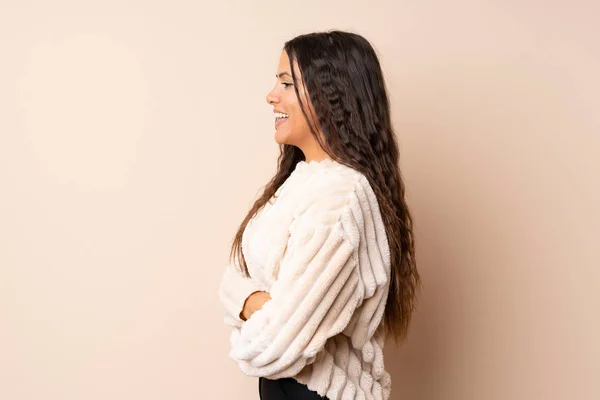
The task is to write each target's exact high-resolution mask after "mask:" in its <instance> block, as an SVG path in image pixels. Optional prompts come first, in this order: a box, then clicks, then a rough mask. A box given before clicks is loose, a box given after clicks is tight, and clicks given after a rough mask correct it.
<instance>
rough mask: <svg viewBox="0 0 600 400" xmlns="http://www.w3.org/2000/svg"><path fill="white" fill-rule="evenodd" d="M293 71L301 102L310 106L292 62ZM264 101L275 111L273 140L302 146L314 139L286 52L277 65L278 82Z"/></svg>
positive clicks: (295, 65)
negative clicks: (301, 103)
mask: <svg viewBox="0 0 600 400" xmlns="http://www.w3.org/2000/svg"><path fill="white" fill-rule="evenodd" d="M294 72H295V73H296V80H297V84H298V92H299V93H300V96H302V102H303V104H306V105H307V107H308V110H307V112H310V111H309V110H311V109H312V107H311V106H310V100H309V99H308V93H306V92H305V90H304V87H303V86H302V76H301V75H300V72H299V70H298V67H297V63H296V62H294ZM267 103H269V104H271V105H272V106H273V112H274V113H275V130H276V132H275V141H276V142H277V143H279V144H289V145H294V146H297V147H300V148H302V147H303V146H306V145H307V144H308V143H311V142H312V141H313V140H314V137H313V136H312V133H311V131H310V128H309V126H308V123H307V121H306V118H304V114H303V113H302V110H301V109H300V103H299V102H298V97H297V96H296V91H295V90H294V81H293V80H292V70H291V65H290V60H289V58H288V54H287V53H286V52H285V51H283V52H282V53H281V57H280V58H279V66H278V68H277V82H276V84H275V87H274V88H273V90H271V91H270V92H269V94H267Z"/></svg>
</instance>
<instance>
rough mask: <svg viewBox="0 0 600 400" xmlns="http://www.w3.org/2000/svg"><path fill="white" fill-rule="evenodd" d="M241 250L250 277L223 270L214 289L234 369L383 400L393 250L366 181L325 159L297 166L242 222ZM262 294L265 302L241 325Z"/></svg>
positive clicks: (328, 392)
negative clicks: (251, 301) (248, 305)
mask: <svg viewBox="0 0 600 400" xmlns="http://www.w3.org/2000/svg"><path fill="white" fill-rule="evenodd" d="M242 250H243V253H244V257H245V260H246V264H247V266H248V271H249V273H250V276H251V278H246V277H244V276H242V275H241V272H240V270H239V267H238V266H235V265H228V266H227V267H226V268H225V273H224V276H223V280H222V282H221V285H220V288H219V298H220V300H221V303H222V304H223V306H224V308H225V310H226V316H225V322H226V323H227V324H229V325H231V326H232V328H233V331H232V333H231V338H230V344H231V352H230V354H229V355H230V357H231V358H232V359H233V360H235V361H236V362H237V364H238V365H239V367H240V369H241V370H242V371H243V372H244V373H245V374H246V375H248V376H255V377H260V376H262V377H266V378H269V379H278V378H284V377H293V378H294V379H296V380H297V381H298V382H300V383H303V384H306V385H307V386H308V388H309V389H311V390H314V391H316V392H317V393H319V394H320V395H321V396H327V397H328V398H329V399H330V400H340V399H341V400H350V399H376V400H383V399H388V398H389V396H390V390H391V379H390V375H389V374H388V373H387V371H385V368H384V362H383V346H384V341H385V338H384V335H383V331H382V330H381V327H380V322H381V321H382V317H383V313H384V309H385V303H386V300H387V296H388V289H389V281H390V252H389V246H388V240H387V236H386V233H385V228H384V225H383V221H382V219H381V214H380V210H379V205H378V203H377V199H376V197H375V193H374V192H373V190H372V188H371V186H370V185H369V182H368V180H367V179H366V177H365V176H364V175H362V174H360V173H358V172H357V171H355V170H353V169H351V168H348V167H346V166H344V165H342V164H339V163H337V162H335V161H333V160H330V159H325V160H323V161H320V162H317V161H312V162H310V163H306V162H304V161H301V162H299V163H298V164H297V165H296V168H295V170H294V171H293V172H292V174H291V175H290V177H289V178H288V179H287V180H286V181H285V182H284V183H283V185H281V187H280V188H279V189H278V190H277V193H276V196H275V198H274V199H272V200H271V202H269V203H267V204H266V205H265V207H263V208H262V209H261V211H259V213H258V214H257V215H256V216H255V217H254V218H253V219H252V220H251V221H250V223H249V224H248V226H247V228H246V230H245V231H244V235H243V239H242ZM259 290H262V291H266V292H269V293H270V295H271V300H269V301H268V302H266V303H265V304H264V306H263V307H262V308H261V309H260V310H258V311H256V312H255V313H254V314H253V315H252V316H251V317H250V318H249V319H248V320H247V321H246V322H244V321H242V320H241V319H240V317H239V316H240V312H241V311H242V308H243V305H244V301H245V300H246V298H247V297H248V296H249V295H250V294H252V293H253V292H255V291H259Z"/></svg>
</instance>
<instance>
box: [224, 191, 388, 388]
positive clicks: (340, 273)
mask: <svg viewBox="0 0 600 400" xmlns="http://www.w3.org/2000/svg"><path fill="white" fill-rule="evenodd" d="M367 210H368V211H369V212H370V209H369V208H368V207H367ZM364 211H365V209H364V205H362V206H361V203H360V201H359V196H357V195H356V193H351V194H349V195H344V196H343V197H342V198H339V196H338V198H334V199H332V198H327V199H325V200H323V201H322V202H320V203H317V204H316V205H315V206H313V207H311V208H310V209H308V210H306V211H305V212H303V213H302V214H301V215H300V216H298V217H296V219H295V220H294V222H293V223H292V226H291V227H290V238H289V241H288V248H287V252H286V254H285V255H284V257H283V259H282V260H281V264H280V269H279V276H278V279H277V281H275V283H274V284H273V286H272V287H271V291H270V295H271V300H269V301H268V302H266V303H265V304H264V306H263V307H262V308H261V309H260V310H258V311H257V312H255V313H254V314H253V315H252V316H251V317H250V318H249V319H248V321H246V323H245V324H244V325H243V326H241V328H240V329H234V331H233V333H232V337H231V344H232V349H231V353H230V357H231V358H233V359H234V360H235V361H236V362H237V363H238V365H239V367H240V369H241V370H242V371H243V372H244V373H245V374H246V375H249V376H264V377H269V378H271V379H277V378H282V377H290V376H295V375H296V374H297V373H299V372H300V371H301V370H302V368H304V366H306V365H307V364H311V363H312V362H314V361H315V359H316V356H317V354H318V353H319V352H320V351H322V350H323V348H324V346H325V342H326V341H327V339H329V338H331V337H333V336H335V335H337V334H338V333H340V332H342V331H343V330H344V328H345V327H346V326H347V325H348V323H349V321H350V319H351V317H352V315H353V314H354V311H355V310H356V309H357V308H358V307H359V306H360V305H361V303H362V302H363V300H365V298H367V297H369V296H371V295H372V294H373V292H374V287H375V286H376V285H377V282H376V281H377V280H378V279H377V278H376V275H377V273H373V272H372V271H369V269H370V267H371V264H372V263H371V262H369V257H370V258H371V260H374V261H375V262H376V263H378V264H380V265H382V264H383V261H381V255H376V256H373V255H369V254H368V251H367V249H366V247H365V246H366V244H365V243H363V242H364V241H365V239H366V236H365V227H372V226H373V224H372V221H371V222H369V221H365V218H367V219H369V218H371V216H370V215H365V213H364ZM367 233H368V232H367ZM363 245H364V246H363ZM361 247H364V254H363V255H360V254H359V252H358V250H359V249H360V248H361ZM363 256H366V257H367V260H366V263H365V264H364V265H363V266H361V268H359V260H360V259H361V257H363ZM377 257H379V261H377V260H376V258H377ZM363 267H364V268H363ZM380 275H381V274H380ZM379 280H380V281H381V280H382V279H379ZM383 280H385V274H383ZM381 283H383V282H381Z"/></svg>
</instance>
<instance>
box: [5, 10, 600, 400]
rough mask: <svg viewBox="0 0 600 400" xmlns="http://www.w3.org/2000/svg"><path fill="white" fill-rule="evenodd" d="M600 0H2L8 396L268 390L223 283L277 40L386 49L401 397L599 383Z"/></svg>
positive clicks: (588, 387) (263, 160) (521, 392)
mask: <svg viewBox="0 0 600 400" xmlns="http://www.w3.org/2000/svg"><path fill="white" fill-rule="evenodd" d="M598 15H600V5H598V3H597V2H595V1H588V2H583V1H575V2H573V1H569V2H568V1H566V0H563V1H549V2H548V1H547V2H542V1H533V0H528V1H505V0H490V1H467V0H459V1H453V2H450V1H437V2H435V1H428V0H426V1H418V2H417V1H360V2H359V1H294V2H291V1H231V0H230V1H211V2H208V1H206V2H203V1H192V0H187V1H183V0H171V1H133V2H127V3H125V2H120V1H115V0H110V1H95V2H92V1H86V2H82V1H74V0H73V1H61V0H56V1H52V2H47V1H41V0H34V1H16V0H15V1H11V0H1V1H0V191H1V192H0V398H1V399H3V400H50V399H61V400H104V399H114V400H125V399H127V400H130V399H144V400H164V399H177V400H192V399H217V398H218V399H229V400H238V399H254V400H256V399H258V380H257V379H256V378H249V377H246V376H245V375H243V374H242V372H241V371H240V370H239V369H238V368H237V366H236V365H235V363H234V362H233V361H232V360H230V359H229V358H228V350H229V339H228V338H229V332H230V330H229V329H228V327H226V326H225V325H224V324H223V310H222V309H221V306H220V305H219V303H218V300H217V287H218V284H219V281H220V279H221V275H222V271H223V268H224V266H225V264H226V262H227V258H228V257H227V256H228V253H229V244H230V242H231V239H232V237H233V235H234V233H235V230H236V228H237V226H238V224H239V223H240V222H241V220H242V219H243V217H244V216H245V213H246V212H247V210H248V209H249V207H250V205H251V204H252V201H253V199H254V198H255V197H256V196H257V195H258V193H259V190H260V189H261V187H262V186H263V185H264V184H265V183H266V182H267V180H268V179H269V178H270V177H271V175H272V174H273V173H274V171H275V167H276V158H277V154H278V148H277V146H276V144H275V142H274V140H273V132H274V118H273V115H272V108H271V107H270V106H269V105H267V104H266V102H265V95H266V93H267V92H268V91H269V90H270V89H271V88H272V86H273V85H274V84H275V78H274V74H275V72H276V68H277V62H278V58H279V54H280V51H281V49H282V46H283V44H284V42H285V41H286V40H287V39H290V38H291V37H293V36H295V35H297V34H301V33H307V32H311V31H315V30H317V31H318V30H327V29H332V28H337V29H344V30H351V31H354V32H358V33H360V34H363V35H364V36H366V37H367V38H368V39H369V40H370V41H371V42H372V43H373V44H374V46H375V47H376V49H377V51H378V54H379V55H380V57H381V62H382V65H383V69H384V73H385V76H386V80H387V84H388V88H389V92H390V95H391V104H392V114H393V120H394V126H395V128H396V132H397V135H398V137H399V140H400V144H401V155H402V159H401V168H402V171H403V174H404V177H405V181H406V185H407V190H408V192H407V194H408V202H409V205H410V206H411V209H412V212H413V214H414V219H415V232H416V243H417V254H418V261H419V268H420V271H421V274H422V276H423V290H422V295H421V301H420V303H419V307H418V312H417V314H416V316H415V318H414V323H413V325H412V330H411V333H410V336H409V339H408V341H407V342H406V344H405V345H404V346H403V347H401V348H397V347H396V346H394V344H393V342H390V343H389V344H388V347H387V348H386V351H385V355H386V365H387V368H388V370H389V371H390V373H391V374H392V379H393V388H392V400H403V399H407V400H408V399H410V400H438V399H439V400H471V399H472V400H481V399H484V400H504V399H519V400H522V399H523V400H534V399H535V400H537V399H545V400H559V399H561V400H562V399H565V400H567V399H568V400H574V399H576V400H596V399H599V398H600V340H599V339H600V321H599V319H600V283H599V282H600V245H599V243H598V241H599V239H600V177H599V174H600V110H599V109H600V101H599V93H600V78H599V75H600V74H599V73H598V72H599V71H600V42H599V39H598V38H599V37H600V30H599V28H598V24H597V19H598Z"/></svg>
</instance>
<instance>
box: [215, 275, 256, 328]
mask: <svg viewBox="0 0 600 400" xmlns="http://www.w3.org/2000/svg"><path fill="white" fill-rule="evenodd" d="M257 291H267V290H266V288H265V287H264V286H263V285H261V284H260V283H258V282H257V281H256V280H254V279H252V278H248V277H245V276H243V275H242V273H241V271H239V270H238V269H237V268H236V267H235V266H234V265H233V264H229V265H227V266H226V267H225V272H224V273H223V278H222V279H221V284H220V286H219V291H218V296H219V300H220V302H221V304H222V306H223V308H224V309H225V311H226V314H225V323H226V324H228V325H231V326H233V327H237V328H239V327H241V326H242V325H243V324H244V321H243V320H242V319H241V318H240V313H241V312H242V310H243V308H244V302H245V301H246V299H247V298H248V297H249V296H250V295H251V294H252V293H254V292H257Z"/></svg>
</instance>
